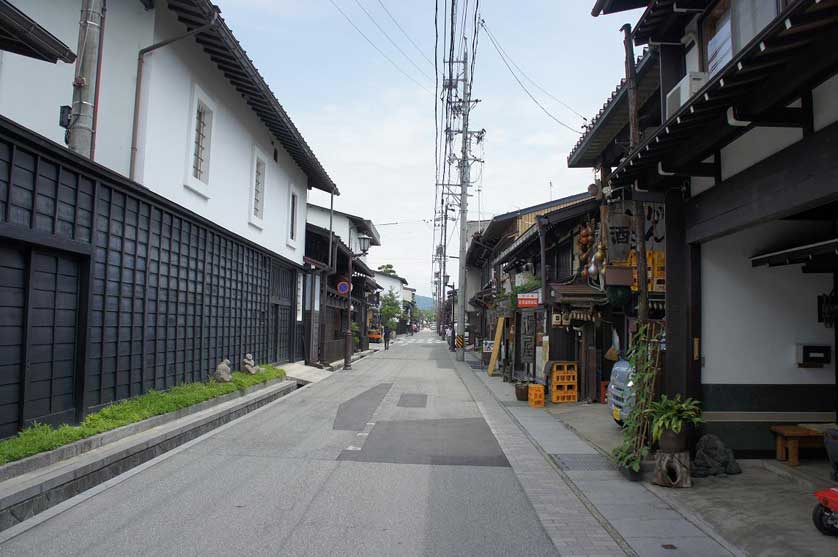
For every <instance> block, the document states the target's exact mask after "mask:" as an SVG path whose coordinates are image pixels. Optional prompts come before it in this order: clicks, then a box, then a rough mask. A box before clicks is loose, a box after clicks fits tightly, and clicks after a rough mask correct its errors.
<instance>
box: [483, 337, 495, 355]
mask: <svg viewBox="0 0 838 557" xmlns="http://www.w3.org/2000/svg"><path fill="white" fill-rule="evenodd" d="M494 350H495V341H493V340H484V341H483V352H484V353H492V352H494Z"/></svg>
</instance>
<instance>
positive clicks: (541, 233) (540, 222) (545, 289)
mask: <svg viewBox="0 0 838 557" xmlns="http://www.w3.org/2000/svg"><path fill="white" fill-rule="evenodd" d="M546 220H547V218H546V217H545V216H544V215H539V216H537V217H536V218H535V223H536V225H537V226H538V244H539V249H540V251H541V305H542V306H544V333H543V334H545V335H547V338H548V339H549V338H550V327H551V322H552V320H551V315H550V308H551V304H550V302H549V301H548V296H547V294H548V293H549V292H550V288H549V286H548V284H547V230H545V228H544V226H545V221H546ZM551 298H552V296H551ZM542 348H543V346H542ZM548 349H549V340H548ZM542 352H543V350H542ZM543 358H544V360H545V361H547V360H549V359H550V354H546V355H543ZM544 371H545V379H546V375H547V373H546V370H544ZM535 375H536V370H535V367H533V376H535ZM533 379H536V377H533Z"/></svg>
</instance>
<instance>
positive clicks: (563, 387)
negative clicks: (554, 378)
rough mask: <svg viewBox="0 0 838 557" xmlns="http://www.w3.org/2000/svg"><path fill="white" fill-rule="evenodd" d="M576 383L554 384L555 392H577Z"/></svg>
mask: <svg viewBox="0 0 838 557" xmlns="http://www.w3.org/2000/svg"><path fill="white" fill-rule="evenodd" d="M575 390H576V383H555V384H553V392H554V393H555V392H567V391H575Z"/></svg>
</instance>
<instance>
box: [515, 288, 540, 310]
mask: <svg viewBox="0 0 838 557" xmlns="http://www.w3.org/2000/svg"><path fill="white" fill-rule="evenodd" d="M538 298H539V296H538V292H528V293H527V294H518V307H519V308H520V309H525V308H537V307H538Z"/></svg>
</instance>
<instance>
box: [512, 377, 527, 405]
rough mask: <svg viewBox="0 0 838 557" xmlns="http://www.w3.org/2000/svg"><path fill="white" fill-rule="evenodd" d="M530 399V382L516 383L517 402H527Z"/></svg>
mask: <svg viewBox="0 0 838 557" xmlns="http://www.w3.org/2000/svg"><path fill="white" fill-rule="evenodd" d="M529 397H530V382H529V381H517V382H516V383H515V398H516V399H517V400H522V401H527V400H529Z"/></svg>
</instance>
